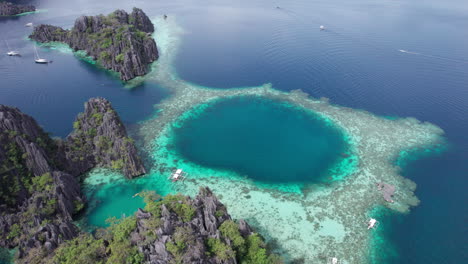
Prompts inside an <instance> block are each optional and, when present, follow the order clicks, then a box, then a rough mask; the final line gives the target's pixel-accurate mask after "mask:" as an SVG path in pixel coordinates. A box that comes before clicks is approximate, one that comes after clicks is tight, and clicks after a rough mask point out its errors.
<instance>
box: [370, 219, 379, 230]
mask: <svg viewBox="0 0 468 264" xmlns="http://www.w3.org/2000/svg"><path fill="white" fill-rule="evenodd" d="M377 227H379V222H378V221H377V220H375V219H374V218H371V219H370V220H369V222H368V223H367V230H369V229H376V228H377Z"/></svg>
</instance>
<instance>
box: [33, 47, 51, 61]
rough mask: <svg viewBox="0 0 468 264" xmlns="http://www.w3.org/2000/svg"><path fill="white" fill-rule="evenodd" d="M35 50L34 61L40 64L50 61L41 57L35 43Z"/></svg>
mask: <svg viewBox="0 0 468 264" xmlns="http://www.w3.org/2000/svg"><path fill="white" fill-rule="evenodd" d="M34 51H35V54H34V61H35V62H36V63H39V64H47V63H49V61H48V60H46V59H41V58H40V57H39V53H38V52H37V48H36V46H35V45H34Z"/></svg>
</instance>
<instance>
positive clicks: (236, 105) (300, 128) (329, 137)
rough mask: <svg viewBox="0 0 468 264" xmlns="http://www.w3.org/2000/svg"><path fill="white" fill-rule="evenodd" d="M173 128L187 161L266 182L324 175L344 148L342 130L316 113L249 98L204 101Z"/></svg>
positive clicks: (315, 178) (177, 145)
mask: <svg viewBox="0 0 468 264" xmlns="http://www.w3.org/2000/svg"><path fill="white" fill-rule="evenodd" d="M174 133H175V136H174V147H175V149H176V151H177V152H179V153H180V155H181V156H182V157H184V158H186V159H187V160H189V161H191V162H194V163H197V164H200V165H203V166H206V167H210V168H219V169H227V170H232V171H235V172H237V173H239V174H241V175H245V176H248V177H250V178H252V179H254V180H257V181H262V182H268V183H285V182H288V183H294V182H296V183H297V182H316V181H321V180H324V177H325V176H326V172H327V169H328V168H330V167H332V166H333V164H334V163H336V162H337V161H338V160H339V159H340V157H342V156H343V155H344V151H345V149H346V142H345V141H344V137H343V135H342V133H341V132H340V131H339V130H338V129H337V128H335V127H333V126H332V125H330V123H328V122H326V121H325V120H323V119H322V118H321V117H320V116H318V115H315V114H312V113H310V112H306V111H304V110H301V109H298V108H295V107H292V106H291V105H288V104H284V103H280V102H275V101H272V100H268V99H261V98H253V97H239V98H232V99H227V100H221V101H218V102H216V103H213V104H210V105H209V106H208V107H205V108H204V110H203V111H202V112H201V113H200V114H198V115H197V116H194V117H192V118H190V119H187V120H185V121H184V122H182V124H181V127H179V128H176V129H175V130H174Z"/></svg>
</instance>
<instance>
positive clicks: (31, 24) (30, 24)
mask: <svg viewBox="0 0 468 264" xmlns="http://www.w3.org/2000/svg"><path fill="white" fill-rule="evenodd" d="M24 26H25V27H32V26H33V23H27V24H26V25H24Z"/></svg>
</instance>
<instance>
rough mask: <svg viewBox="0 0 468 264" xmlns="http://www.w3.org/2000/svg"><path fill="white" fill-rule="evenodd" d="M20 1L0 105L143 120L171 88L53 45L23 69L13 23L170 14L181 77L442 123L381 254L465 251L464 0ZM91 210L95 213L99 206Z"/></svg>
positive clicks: (467, 73) (48, 124)
mask: <svg viewBox="0 0 468 264" xmlns="http://www.w3.org/2000/svg"><path fill="white" fill-rule="evenodd" d="M33 2H36V5H37V7H38V8H40V9H44V10H46V11H45V12H41V13H37V14H33V15H28V16H21V17H14V18H3V17H2V18H0V38H2V40H0V41H1V42H2V43H0V51H1V53H2V54H4V53H5V52H6V44H5V43H4V40H6V41H7V42H8V45H9V46H11V47H12V48H14V49H17V50H19V51H20V52H21V53H22V55H23V56H22V57H20V58H10V57H7V56H4V55H2V56H0V104H6V105H12V106H16V107H18V108H20V109H21V110H22V111H24V112H25V113H28V114H30V115H32V116H33V117H34V118H36V119H37V120H38V121H39V123H40V124H41V125H42V126H43V127H44V128H45V129H46V130H47V131H50V132H51V133H52V134H53V135H55V136H65V135H66V134H68V133H69V132H70V131H71V129H72V122H73V120H74V118H75V116H76V114H77V113H78V112H80V111H82V109H83V103H84V102H85V101H86V100H87V99H89V98H90V97H94V96H103V97H105V98H107V99H109V100H110V101H111V102H112V104H113V105H114V107H115V108H116V110H117V112H118V113H119V114H120V115H121V116H122V119H123V120H124V121H125V122H126V123H127V124H129V125H131V124H135V123H137V122H140V121H143V120H145V119H147V118H150V117H152V116H153V115H154V114H156V112H155V110H156V109H155V107H154V105H155V104H157V103H158V102H160V101H161V100H162V99H164V98H167V97H168V96H171V95H170V92H169V91H167V90H165V88H164V87H160V86H158V85H157V84H154V83H149V82H148V83H144V84H142V85H141V86H139V87H136V88H134V89H127V88H125V87H124V84H122V83H121V82H120V81H119V80H118V79H116V78H115V76H113V75H112V74H109V73H107V72H106V71H104V70H102V69H99V68H97V67H96V66H94V65H91V64H89V63H86V62H84V61H81V60H79V59H78V58H77V57H75V56H73V55H71V54H67V53H63V52H61V51H59V50H50V49H47V48H40V49H39V53H40V54H41V55H42V56H43V57H45V58H47V59H49V60H53V63H51V64H49V65H36V64H34V61H33V43H32V42H30V41H28V40H27V35H28V33H29V32H31V29H30V28H27V27H24V24H26V23H28V22H34V23H49V24H54V25H59V26H64V27H71V26H72V25H73V21H74V20H75V18H76V17H77V16H79V15H82V14H89V15H93V14H99V13H109V12H112V11H113V10H114V9H116V8H122V9H126V10H130V8H131V7H133V6H138V7H140V8H142V9H143V10H144V11H145V12H146V13H147V14H148V15H149V16H150V17H152V16H159V15H161V14H168V15H169V16H171V15H174V16H177V21H178V23H180V24H181V26H182V27H183V28H184V29H185V30H186V34H185V35H184V39H183V42H182V47H181V49H180V52H179V55H178V57H177V61H176V65H175V67H176V70H177V72H178V74H179V77H180V78H182V79H185V80H187V81H190V82H192V83H196V84H198V85H202V86H209V87H216V88H220V89H229V88H231V87H240V86H253V85H261V84H264V83H272V85H273V87H274V88H276V89H279V90H284V91H290V90H294V89H302V90H303V91H305V92H307V93H309V94H311V95H312V96H314V97H327V98H329V99H330V101H331V102H332V103H334V104H338V105H343V106H347V107H352V108H357V109H363V110H367V111H370V112H372V113H374V114H377V115H381V116H389V117H392V116H401V117H407V116H411V117H415V118H417V119H419V120H421V121H428V122H431V123H434V124H436V125H438V126H439V127H441V128H442V129H443V130H444V131H445V133H446V138H447V141H448V145H449V146H448V149H447V150H446V151H445V152H443V153H440V154H437V155H432V156H429V157H424V158H418V157H414V160H412V161H410V162H408V163H407V164H405V166H403V170H402V174H403V175H404V176H405V177H408V178H410V179H411V180H413V181H414V182H416V183H417V185H418V187H417V190H416V195H417V196H418V198H419V199H420V200H421V203H420V205H419V206H417V207H415V208H412V210H411V213H409V214H407V215H400V214H392V213H389V214H388V215H387V216H386V218H385V219H381V220H380V221H381V222H382V226H383V229H382V230H383V232H384V233H385V235H386V238H388V243H389V244H391V246H390V245H389V248H390V247H391V248H392V249H393V248H394V249H395V251H392V252H391V253H389V252H382V255H385V261H383V262H385V263H465V262H467V261H468V248H467V245H468V225H467V221H466V219H468V207H467V204H468V193H467V192H466V190H467V189H468V188H467V187H468V181H467V176H468V139H467V137H466V135H467V133H468V48H467V47H468V31H466V28H468V16H467V15H466V14H468V4H467V3H466V1H463V0H452V1H449V2H447V1H435V0H427V1H416V0H408V1H401V0H396V1H389V0H383V1H375V0H356V1H345V0H326V1H325V0H321V1H305V0H298V1H266V0H258V1H245V0H241V1H236V2H235V3H232V1H219V0H218V1H196V2H192V1H178V0H175V1H170V2H160V1H158V2H156V1H141V0H140V1H122V0H120V1H111V0H103V1H91V0H82V1H59V0H38V1H33ZM320 25H324V26H325V27H326V30H324V31H320V30H319V26H320ZM156 26H157V25H156ZM258 114H259V117H260V114H261V113H258ZM265 122H266V121H265ZM273 154H274V153H271V155H273ZM135 185H137V183H135ZM134 190H139V187H138V186H135V188H134V189H131V190H129V189H128V185H122V186H120V187H119V186H117V187H116V189H114V190H113V191H112V190H106V191H102V192H101V193H98V194H97V195H100V197H102V198H103V200H102V203H101V204H102V205H109V204H111V203H113V202H119V201H118V200H115V199H114V198H110V196H114V197H119V195H116V194H119V193H120V192H124V193H125V195H128V193H134ZM105 198H107V199H105ZM138 202H140V201H138ZM138 202H137V203H138ZM106 203H107V204H106ZM122 205H124V204H122ZM129 206H130V205H129ZM132 206H135V204H133V205H132ZM101 212H102V211H101ZM92 216H93V217H97V218H99V219H101V218H104V216H99V212H96V213H94V214H93V215H92ZM379 263H382V262H379Z"/></svg>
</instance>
